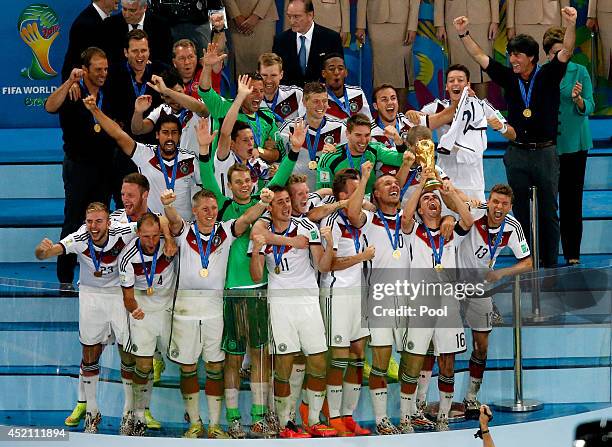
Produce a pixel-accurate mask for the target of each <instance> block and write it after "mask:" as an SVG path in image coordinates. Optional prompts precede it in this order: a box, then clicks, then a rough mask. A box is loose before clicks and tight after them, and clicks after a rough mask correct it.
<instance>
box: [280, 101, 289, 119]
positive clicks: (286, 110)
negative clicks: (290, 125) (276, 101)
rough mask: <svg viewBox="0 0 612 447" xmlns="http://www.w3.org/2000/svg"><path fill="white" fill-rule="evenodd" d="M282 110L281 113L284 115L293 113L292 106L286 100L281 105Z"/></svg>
mask: <svg viewBox="0 0 612 447" xmlns="http://www.w3.org/2000/svg"><path fill="white" fill-rule="evenodd" d="M280 110H281V113H282V114H283V116H287V115H289V114H290V113H291V106H290V105H289V104H287V103H286V102H285V103H283V105H282V106H281V109H280Z"/></svg>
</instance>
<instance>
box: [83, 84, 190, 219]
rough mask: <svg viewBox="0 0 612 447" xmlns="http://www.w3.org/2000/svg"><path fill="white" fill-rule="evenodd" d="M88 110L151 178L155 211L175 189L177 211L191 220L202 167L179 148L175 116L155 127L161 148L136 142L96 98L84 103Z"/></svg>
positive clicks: (152, 208) (178, 131)
mask: <svg viewBox="0 0 612 447" xmlns="http://www.w3.org/2000/svg"><path fill="white" fill-rule="evenodd" d="M83 102H84V103H85V107H87V109H88V110H89V111H90V112H91V113H92V115H93V116H94V118H95V119H96V120H97V121H98V122H99V123H100V126H101V127H102V129H104V131H105V132H107V133H108V134H109V135H110V136H111V137H112V138H114V140H115V141H116V143H117V144H118V145H119V148H120V149H121V150H122V151H123V153H125V154H126V155H127V156H128V157H130V158H131V159H132V160H133V161H134V163H135V164H136V166H138V169H139V170H140V172H141V173H142V174H143V175H145V176H146V177H147V179H149V182H150V184H151V193H152V194H151V196H150V199H151V200H150V204H149V207H150V209H151V211H153V212H157V213H161V212H163V205H162V203H161V200H160V195H161V193H162V191H164V190H166V189H172V190H174V192H175V193H176V196H177V204H176V207H177V210H178V212H179V214H180V215H181V216H182V217H183V218H184V219H191V216H192V214H191V213H192V211H191V206H190V201H191V200H190V197H191V195H192V191H193V190H194V189H197V188H199V187H200V166H199V163H198V161H197V160H196V158H195V156H194V155H193V154H191V153H190V152H187V151H185V150H183V149H180V148H179V147H178V142H179V140H180V137H181V123H180V121H179V120H178V118H176V117H175V116H172V115H164V116H161V117H160V118H159V120H158V121H157V123H156V125H155V137H156V138H157V141H158V145H157V147H156V146H153V145H147V144H142V143H137V142H135V141H134V140H133V139H132V137H130V136H129V135H128V134H127V133H125V132H124V131H123V130H122V129H121V127H119V125H118V124H117V123H115V122H114V121H113V120H112V119H110V118H109V117H108V116H106V115H105V114H104V112H102V111H101V110H100V109H99V108H98V107H97V105H96V103H95V100H94V99H93V97H91V96H89V97H87V98H85V99H84V100H83Z"/></svg>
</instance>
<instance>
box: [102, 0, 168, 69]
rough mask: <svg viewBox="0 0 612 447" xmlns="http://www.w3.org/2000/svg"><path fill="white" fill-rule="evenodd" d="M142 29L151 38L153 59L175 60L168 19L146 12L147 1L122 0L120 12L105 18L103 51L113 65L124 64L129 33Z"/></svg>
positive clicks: (162, 60)
mask: <svg viewBox="0 0 612 447" xmlns="http://www.w3.org/2000/svg"><path fill="white" fill-rule="evenodd" d="M136 28H138V29H141V30H144V31H145V32H146V33H147V36H148V37H149V49H150V51H151V56H150V58H151V60H155V61H160V62H164V63H166V64H170V61H171V59H172V37H171V35H170V26H169V24H168V22H167V21H166V19H164V18H162V17H160V16H158V15H156V14H154V13H152V12H151V11H147V0H121V14H117V15H115V16H112V17H109V18H108V19H107V20H105V21H104V24H103V32H104V36H105V44H104V50H105V51H106V54H107V55H108V58H109V61H110V65H111V66H112V65H113V64H117V63H123V48H124V45H125V38H126V36H127V33H128V32H130V31H132V30H133V29H136Z"/></svg>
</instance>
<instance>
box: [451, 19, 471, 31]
mask: <svg viewBox="0 0 612 447" xmlns="http://www.w3.org/2000/svg"><path fill="white" fill-rule="evenodd" d="M469 24H470V20H469V19H468V18H467V17H466V16H459V17H457V18H455V20H453V25H455V29H456V30H457V33H458V34H465V32H466V31H467V29H468V25H469Z"/></svg>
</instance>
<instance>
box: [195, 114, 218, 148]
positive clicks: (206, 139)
mask: <svg viewBox="0 0 612 447" xmlns="http://www.w3.org/2000/svg"><path fill="white" fill-rule="evenodd" d="M217 132H218V131H216V130H215V131H214V132H213V133H212V134H211V133H210V129H209V126H208V120H207V119H205V118H202V119H201V120H200V121H199V123H198V127H197V128H196V136H197V137H198V144H199V145H200V155H207V154H208V152H209V150H210V145H211V143H212V142H213V141H214V140H215V137H216V136H217Z"/></svg>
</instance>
